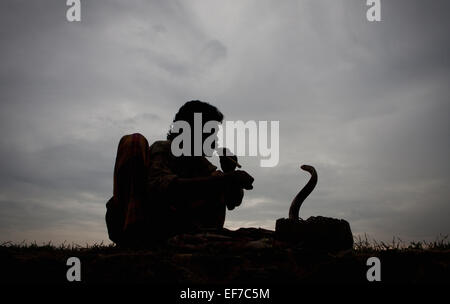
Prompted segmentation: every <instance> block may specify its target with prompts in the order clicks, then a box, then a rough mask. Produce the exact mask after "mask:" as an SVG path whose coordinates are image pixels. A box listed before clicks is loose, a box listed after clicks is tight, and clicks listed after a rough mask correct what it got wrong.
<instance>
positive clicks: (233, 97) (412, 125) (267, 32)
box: [0, 0, 450, 244]
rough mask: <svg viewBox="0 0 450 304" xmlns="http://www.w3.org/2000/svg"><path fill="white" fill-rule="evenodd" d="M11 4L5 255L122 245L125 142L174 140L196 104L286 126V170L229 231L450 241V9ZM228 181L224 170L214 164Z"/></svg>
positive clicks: (1, 172) (3, 139) (0, 79)
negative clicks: (116, 185)
mask: <svg viewBox="0 0 450 304" xmlns="http://www.w3.org/2000/svg"><path fill="white" fill-rule="evenodd" d="M65 2H66V1H61V0H58V1H56V0H55V1H44V0H36V1H25V0H3V1H1V3H0V45H1V47H0V61H1V65H0V132H1V134H0V135H1V136H0V241H13V242H21V241H23V240H25V241H28V242H31V241H37V242H44V241H45V242H46V241H50V240H51V241H53V242H54V243H60V242H62V241H64V240H66V241H68V242H77V243H81V244H84V243H86V242H88V243H92V242H100V241H102V240H105V241H107V240H108V237H107V233H106V226H105V223H104V214H105V210H106V209H105V203H106V201H107V200H108V199H109V197H110V196H111V194H112V178H113V166H114V159H115V152H116V149H117V144H118V141H119V139H120V137H121V136H122V135H124V134H128V133H130V132H140V133H142V134H143V135H145V136H146V137H147V138H148V139H149V141H150V142H152V141H154V140H158V139H162V138H164V137H165V134H166V132H167V129H168V127H169V125H170V122H171V120H172V119H173V116H174V114H175V112H176V111H177V109H178V108H179V107H180V106H181V105H182V104H183V103H184V102H185V101H187V100H191V99H201V100H204V101H208V102H210V103H212V104H214V105H216V106H217V107H219V109H220V110H221V111H222V112H223V113H224V114H225V119H226V120H244V121H247V120H277V121H280V162H279V164H278V166H276V167H274V168H261V167H260V166H259V159H258V158H254V157H253V158H252V157H246V158H241V160H240V162H241V163H242V164H243V166H244V169H246V170H247V171H248V172H249V173H251V174H252V175H253V176H254V177H255V179H256V181H255V184H254V186H255V188H254V190H253V191H251V192H248V193H247V195H246V198H245V201H244V203H243V206H242V207H240V208H238V209H235V211H233V212H230V213H228V215H227V221H226V226H227V227H228V228H237V227H250V226H251V227H264V228H269V229H274V226H275V220H276V219H277V218H281V217H287V214H288V208H289V204H290V202H291V200H292V198H293V197H294V196H295V194H296V192H297V191H298V190H299V189H300V188H301V187H302V186H303V185H304V184H305V183H306V181H307V178H308V175H307V174H306V173H305V172H302V171H301V170H299V166H300V164H305V163H306V164H311V165H314V166H315V167H316V169H317V171H318V174H319V183H318V186H317V188H316V190H315V191H314V192H313V193H312V194H311V196H310V197H309V198H308V199H307V201H305V204H304V206H303V207H302V210H301V217H303V218H307V217H309V216H313V215H323V216H331V217H338V218H344V219H347V220H348V221H349V222H350V224H351V227H352V229H353V232H354V234H359V235H361V234H364V233H367V234H368V235H369V236H371V237H373V238H376V239H379V240H391V239H392V237H393V236H396V237H400V238H402V239H404V240H421V239H431V240H432V239H434V238H435V237H436V236H439V234H449V233H450V221H449V215H450V204H449V198H450V187H449V184H450V166H449V155H450V133H449V130H450V123H449V114H450V100H449V96H450V88H449V83H450V81H449V80H450V61H449V56H450V52H449V47H450V36H449V35H448V29H449V28H450V18H449V17H450V16H449V14H450V2H449V1H447V0H434V1H425V0H421V1H417V0H414V1H411V0H389V1H386V0H385V1H383V0H382V1H381V4H382V9H381V17H382V22H379V23H369V22H368V21H367V20H366V10H367V7H366V5H365V0H353V1H349V0H285V1H275V0H231V1H228V0H227V1H224V0H222V1H211V0H204V1H202V0H184V1H181V0H179V1H177V0H170V1H144V0H136V1H119V0H114V1H112V0H108V1H100V0H96V1H87V0H84V1H83V0H81V2H82V8H81V9H82V11H81V18H82V20H81V22H78V23H77V22H74V23H69V22H67V21H66V19H65V16H66V9H67V7H66V5H65ZM213 162H214V163H217V160H213Z"/></svg>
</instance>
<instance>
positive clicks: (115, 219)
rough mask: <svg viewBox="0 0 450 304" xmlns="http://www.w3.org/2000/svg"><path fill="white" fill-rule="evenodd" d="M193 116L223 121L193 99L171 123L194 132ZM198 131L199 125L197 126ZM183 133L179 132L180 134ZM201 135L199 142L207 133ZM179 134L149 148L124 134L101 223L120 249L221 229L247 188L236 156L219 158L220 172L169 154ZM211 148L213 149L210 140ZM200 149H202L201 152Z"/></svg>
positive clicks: (141, 140)
mask: <svg viewBox="0 0 450 304" xmlns="http://www.w3.org/2000/svg"><path fill="white" fill-rule="evenodd" d="M194 113H200V114H201V115H202V116H201V117H202V123H203V125H204V124H205V123H207V122H208V121H216V122H218V123H221V122H222V121H223V114H222V113H221V112H220V111H219V110H218V109H217V108H216V107H214V106H212V105H210V104H209V103H206V102H202V101H199V100H193V101H189V102H187V103H185V104H184V105H183V106H182V107H181V108H180V109H179V111H178V113H177V114H176V115H175V118H174V120H173V122H174V123H176V122H179V121H185V122H187V123H188V124H189V125H190V126H191V128H190V129H191V131H192V130H194ZM202 130H203V126H202ZM185 131H186V130H183V132H185ZM213 133H214V132H212V133H210V134H203V133H202V134H203V137H202V147H203V143H204V142H205V140H206V139H207V138H208V137H209V136H211V135H213ZM178 135H179V134H177V133H174V131H173V130H169V132H168V134H167V140H163V141H156V142H154V143H153V144H152V145H151V146H150V147H149V145H148V142H147V140H146V139H145V137H144V136H142V135H141V134H132V135H126V136H124V137H123V138H122V139H121V140H120V142H119V147H118V150H117V157H116V164H115V167H114V196H113V197H112V198H111V199H110V200H109V201H108V203H107V214H106V223H107V227H108V234H109V237H110V239H111V240H112V241H114V242H115V243H116V244H118V245H122V246H146V245H149V244H151V243H154V242H155V241H159V240H164V239H167V238H168V237H170V236H172V235H174V234H177V233H183V232H189V231H194V230H196V229H221V228H223V225H224V221H225V213H226V208H228V209H229V210H232V209H234V208H235V207H236V206H239V205H240V204H241V202H242V198H243V195H244V193H243V189H247V190H250V189H252V188H253V187H252V183H253V178H252V177H251V176H250V175H249V174H248V173H247V172H245V171H242V170H235V168H236V164H237V157H236V156H232V157H221V158H220V163H221V167H222V170H223V171H220V170H217V167H216V166H214V165H213V164H211V163H210V162H209V161H208V160H207V158H206V157H205V156H206V155H205V154H204V153H203V154H202V155H201V156H193V155H194V136H191V139H192V143H191V149H192V153H190V155H181V156H178V157H177V156H175V155H174V154H173V153H172V150H171V144H172V140H173V139H174V138H176V136H178ZM212 148H215V149H216V148H217V146H216V140H214V141H213V142H212ZM202 150H203V149H202Z"/></svg>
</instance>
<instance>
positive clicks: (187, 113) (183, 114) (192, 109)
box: [167, 100, 223, 144]
mask: <svg viewBox="0 0 450 304" xmlns="http://www.w3.org/2000/svg"><path fill="white" fill-rule="evenodd" d="M195 113H200V114H201V119H202V130H203V126H204V125H205V124H206V123H207V122H208V121H216V122H218V123H222V121H223V114H222V113H221V112H220V111H219V110H218V109H217V108H216V107H215V106H213V105H211V104H209V103H207V102H203V101H200V100H191V101H188V102H186V103H185V104H184V105H182V106H181V108H180V109H179V110H178V112H177V114H175V118H174V119H173V122H174V123H175V122H178V121H185V122H187V123H188V124H189V126H190V127H191V131H192V132H193V130H194V114H195ZM213 133H214V132H213V131H212V132H211V133H202V134H203V140H202V143H203V142H204V141H205V139H206V138H207V137H208V136H210V135H211V134H213ZM178 134H179V133H176V132H173V131H172V129H171V130H169V132H168V133H167V139H169V140H173V139H174V138H175V137H176V136H177V135H178ZM192 135H193V134H192ZM191 138H192V139H193V136H191ZM214 144H216V143H214Z"/></svg>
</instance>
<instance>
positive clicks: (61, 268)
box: [0, 228, 450, 286]
mask: <svg viewBox="0 0 450 304" xmlns="http://www.w3.org/2000/svg"><path fill="white" fill-rule="evenodd" d="M72 256H74V257H78V258H79V259H80V261H81V283H80V284H99V283H101V284H103V283H107V284H108V283H115V284H120V283H127V284H130V283H144V284H147V283H149V284H178V285H184V286H198V285H204V284H208V285H211V284H212V285H216V286H217V285H221V286H228V285H230V286H231V285H233V286H239V285H242V286H247V285H252V286H268V285H274V284H294V285H299V284H304V283H339V284H347V283H351V284H373V283H369V282H368V281H367V278H366V273H367V270H368V269H369V268H370V266H367V265H366V262H367V259H368V258H369V257H372V256H375V257H378V258H379V260H380V262H381V281H382V283H399V284H407V283H440V284H449V283H450V268H449V265H450V246H449V244H448V243H447V242H444V241H441V242H438V243H432V244H423V243H412V244H410V245H409V246H399V244H398V243H397V244H396V243H395V242H394V243H393V244H384V243H381V244H373V243H371V244H369V243H366V242H365V241H361V240H359V241H357V242H356V243H355V246H354V249H353V250H348V251H345V252H338V253H333V254H330V253H324V252H322V253H320V252H315V251H313V250H309V249H308V248H302V246H292V245H288V244H285V243H282V242H278V241H276V240H275V239H274V232H273V231H270V230H264V229H256V228H245V229H244V228H242V229H239V230H237V231H230V230H223V231H220V232H218V231H209V232H199V233H196V234H183V235H178V236H175V237H173V238H171V239H170V240H168V241H167V243H164V244H162V245H158V246H155V248H151V249H145V250H130V249H120V248H117V247H114V246H90V247H85V248H82V247H78V246H59V247H55V246H50V245H44V246H38V245H25V244H22V245H13V244H10V243H5V244H3V245H1V246H0V265H1V269H2V276H1V277H2V281H3V282H4V283H39V284H69V283H68V282H67V279H66V273H67V270H68V269H69V266H66V262H67V259H68V258H69V257H72Z"/></svg>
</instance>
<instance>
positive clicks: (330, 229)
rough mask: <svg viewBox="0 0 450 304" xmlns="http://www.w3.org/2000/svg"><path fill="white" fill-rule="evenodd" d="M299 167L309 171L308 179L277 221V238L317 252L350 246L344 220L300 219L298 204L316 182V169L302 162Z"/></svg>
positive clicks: (326, 218) (348, 230) (348, 226)
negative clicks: (285, 212) (285, 214)
mask: <svg viewBox="0 0 450 304" xmlns="http://www.w3.org/2000/svg"><path fill="white" fill-rule="evenodd" d="M301 169H303V170H305V171H307V172H309V173H310V174H311V178H310V180H309V181H308V183H307V184H306V185H305V186H304V187H303V188H302V189H301V190H300V192H299V193H298V194H297V195H296V196H295V198H294V200H293V201H292V203H291V207H290V208H289V218H287V219H285V218H281V219H278V220H277V222H276V228H275V236H276V238H277V239H279V240H282V241H287V242H290V243H295V244H300V245H301V246H302V247H304V248H306V249H311V250H316V251H328V252H330V251H340V250H346V249H351V248H352V247H353V235H352V232H351V229H350V224H349V223H348V222H347V221H345V220H342V219H334V218H328V217H322V216H317V217H310V218H308V219H307V220H302V219H301V218H299V212H300V207H301V206H302V204H303V202H304V201H305V199H306V198H307V197H308V196H309V195H310V194H311V192H312V191H313V190H314V188H315V187H316V185H317V172H316V169H315V168H314V167H313V166H309V165H303V166H301Z"/></svg>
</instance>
